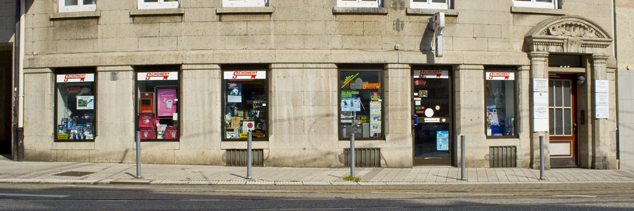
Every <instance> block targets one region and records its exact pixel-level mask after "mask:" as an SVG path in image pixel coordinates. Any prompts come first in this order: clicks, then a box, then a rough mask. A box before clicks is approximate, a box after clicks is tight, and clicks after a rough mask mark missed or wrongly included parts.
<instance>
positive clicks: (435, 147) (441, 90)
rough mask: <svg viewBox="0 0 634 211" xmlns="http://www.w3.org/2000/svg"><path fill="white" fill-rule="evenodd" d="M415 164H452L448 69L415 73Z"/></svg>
mask: <svg viewBox="0 0 634 211" xmlns="http://www.w3.org/2000/svg"><path fill="white" fill-rule="evenodd" d="M412 78H413V81H412V84H413V97H412V108H413V109H412V113H413V114H412V118H413V123H412V130H413V131H412V134H413V136H414V141H413V142H414V143H413V145H414V165H451V148H452V147H453V144H452V141H453V135H452V134H453V131H452V128H453V127H452V124H453V123H452V102H451V99H452V94H451V93H452V90H451V80H450V77H449V71H447V70H418V71H414V74H413V77H412Z"/></svg>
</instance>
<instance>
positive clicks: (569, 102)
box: [548, 75, 577, 168]
mask: <svg viewBox="0 0 634 211" xmlns="http://www.w3.org/2000/svg"><path fill="white" fill-rule="evenodd" d="M575 78H576V77H575V75H556V76H554V77H553V76H551V78H550V79H549V83H548V86H549V90H548V93H549V103H548V104H549V106H548V107H549V109H550V110H549V113H550V114H549V115H550V132H549V133H550V145H549V146H548V149H549V151H550V166H551V167H555V168H556V167H576V166H577V135H576V134H577V124H576V115H575V114H576V113H577V112H576V98H575V97H576V94H577V89H576V83H574V82H576V81H575V80H574V79H575Z"/></svg>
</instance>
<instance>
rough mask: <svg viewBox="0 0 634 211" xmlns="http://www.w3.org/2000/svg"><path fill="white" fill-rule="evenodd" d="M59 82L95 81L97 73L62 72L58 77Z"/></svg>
mask: <svg viewBox="0 0 634 211" xmlns="http://www.w3.org/2000/svg"><path fill="white" fill-rule="evenodd" d="M56 81H57V83H73V82H94V81H95V74H61V75H57V77H56Z"/></svg>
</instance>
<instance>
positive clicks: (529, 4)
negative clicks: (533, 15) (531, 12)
mask: <svg viewBox="0 0 634 211" xmlns="http://www.w3.org/2000/svg"><path fill="white" fill-rule="evenodd" d="M552 1H553V2H552V3H541V2H537V0H531V1H530V2H524V1H516V0H513V7H529V8H540V9H558V8H557V3H558V2H557V0H552Z"/></svg>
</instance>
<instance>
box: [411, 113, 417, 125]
mask: <svg viewBox="0 0 634 211" xmlns="http://www.w3.org/2000/svg"><path fill="white" fill-rule="evenodd" d="M412 117H414V118H416V123H414V124H413V125H412V126H413V127H416V126H417V125H418V115H416V114H414V115H412Z"/></svg>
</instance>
